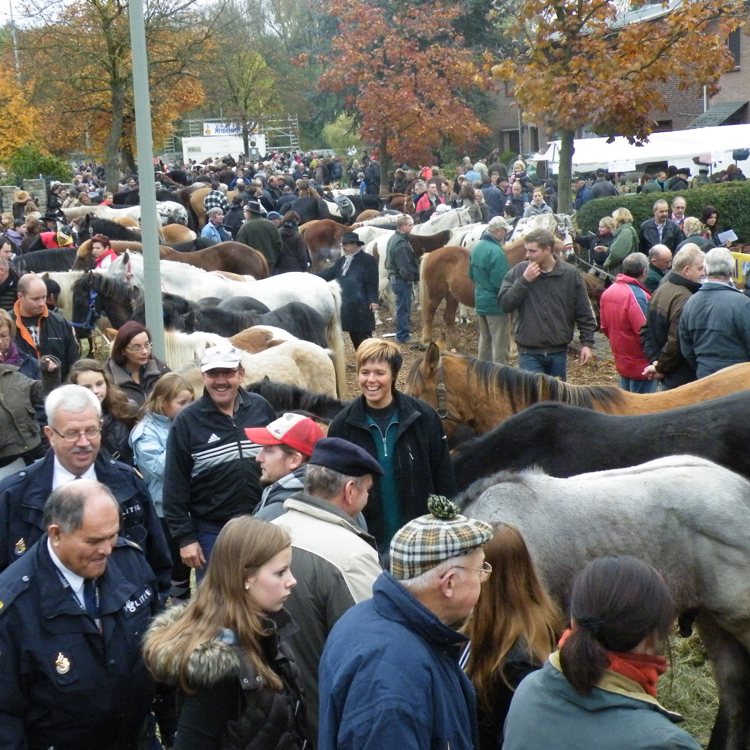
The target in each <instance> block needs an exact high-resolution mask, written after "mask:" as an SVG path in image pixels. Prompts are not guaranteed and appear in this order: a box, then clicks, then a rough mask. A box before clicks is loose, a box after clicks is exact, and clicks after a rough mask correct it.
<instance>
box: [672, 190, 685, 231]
mask: <svg viewBox="0 0 750 750" xmlns="http://www.w3.org/2000/svg"><path fill="white" fill-rule="evenodd" d="M686 210H687V201H686V200H685V199H684V198H683V197H682V196H681V195H677V196H675V197H674V198H673V199H672V215H671V216H670V217H669V218H670V219H671V220H672V221H673V222H674V223H675V224H677V226H678V227H679V228H680V229H682V225H683V223H684V221H685V211H686Z"/></svg>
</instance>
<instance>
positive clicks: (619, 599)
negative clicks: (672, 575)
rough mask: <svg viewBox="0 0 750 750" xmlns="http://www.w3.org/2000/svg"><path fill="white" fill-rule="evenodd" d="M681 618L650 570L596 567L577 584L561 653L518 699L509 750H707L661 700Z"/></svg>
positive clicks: (604, 561)
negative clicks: (672, 633)
mask: <svg viewBox="0 0 750 750" xmlns="http://www.w3.org/2000/svg"><path fill="white" fill-rule="evenodd" d="M674 616H675V612H674V604H673V602H672V596H671V594H670V592H669V589H668V588H667V585H666V583H665V582H664V579H663V578H662V577H661V575H660V574H659V573H658V572H657V571H656V570H655V569H654V568H653V567H651V565H649V564H648V563H646V562H643V561H642V560H637V559H636V558H634V557H627V556H623V557H602V558H599V559H597V560H593V561H591V562H590V563H589V564H588V565H587V566H586V567H585V568H584V569H583V570H582V571H581V573H580V574H579V575H578V577H577V578H576V580H575V583H574V584H573V593H572V595H571V602H570V623H571V626H570V629H569V630H566V631H565V632H564V633H563V636H562V638H561V639H560V647H559V651H556V652H555V653H553V654H552V655H551V656H550V658H549V661H548V662H547V663H546V664H545V665H544V667H543V668H542V669H541V670H539V671H538V672H535V673H534V674H531V675H529V676H528V677H527V678H526V679H525V680H524V681H523V682H522V683H521V684H520V685H519V687H518V689H517V690H516V693H515V695H514V696H513V701H512V702H511V706H510V711H509V712H508V718H507V719H506V722H505V743H504V745H503V747H504V748H505V750H520V748H529V747H534V748H537V747H538V748H545V750H579V749H580V748H596V749H597V750H621V748H628V750H653V749H654V748H665V750H666V748H669V750H698V748H699V747H700V746H699V745H698V743H697V742H696V741H695V740H694V739H693V738H692V737H691V736H690V735H689V734H688V733H687V732H685V731H684V730H682V729H679V728H678V727H676V726H675V725H674V724H673V722H675V721H679V717H677V716H676V715H675V714H673V713H670V712H668V711H667V710H666V709H665V708H663V707H662V706H661V705H660V704H659V702H658V701H657V700H656V686H657V682H658V680H659V677H660V675H662V674H663V673H664V672H665V671H666V668H667V660H666V658H665V657H664V656H661V655H660V654H661V652H662V650H663V649H664V648H665V647H666V645H667V637H668V635H669V629H670V627H671V625H672V623H673V621H674Z"/></svg>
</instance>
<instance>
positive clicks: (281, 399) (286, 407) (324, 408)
mask: <svg viewBox="0 0 750 750" xmlns="http://www.w3.org/2000/svg"><path fill="white" fill-rule="evenodd" d="M245 390H246V391H251V392H252V393H257V394H258V395H259V396H263V398H264V399H266V401H268V403H269V404H271V406H272V407H273V409H274V411H275V412H276V414H277V415H278V416H281V415H282V414H283V413H284V412H288V411H293V412H297V413H299V414H304V415H305V416H307V417H311V418H312V419H317V420H319V421H321V422H325V423H326V424H329V423H330V422H331V421H332V420H333V418H334V417H335V416H336V415H337V414H338V413H339V412H340V411H341V410H342V409H343V408H344V407H345V406H347V405H348V404H349V402H348V401H340V400H339V399H337V398H335V397H333V396H327V395H326V394H324V393H313V392H312V391H307V390H305V389H304V388H299V387H297V386H294V385H287V384H286V383H277V382H275V381H272V380H269V378H268V377H265V378H263V380H259V381H258V382H257V383H251V384H250V385H246V386H245Z"/></svg>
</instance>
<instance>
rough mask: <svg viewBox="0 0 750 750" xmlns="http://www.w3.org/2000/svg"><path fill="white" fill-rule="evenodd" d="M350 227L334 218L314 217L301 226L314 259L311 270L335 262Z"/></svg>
mask: <svg viewBox="0 0 750 750" xmlns="http://www.w3.org/2000/svg"><path fill="white" fill-rule="evenodd" d="M347 231H349V227H347V226H345V225H344V224H340V223H339V222H337V221H334V220H333V219H313V220H312V221H306V222H305V223H304V224H302V226H300V228H299V233H300V234H301V235H302V239H303V240H304V241H305V245H306V246H307V250H308V252H309V253H310V260H311V261H312V267H311V269H310V270H311V271H312V272H313V273H316V272H317V271H320V270H322V269H323V268H326V267H327V266H330V265H331V264H332V263H335V262H336V261H337V260H338V258H339V256H340V255H341V237H342V235H343V234H344V232H347Z"/></svg>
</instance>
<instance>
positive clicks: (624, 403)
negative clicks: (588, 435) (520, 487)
mask: <svg viewBox="0 0 750 750" xmlns="http://www.w3.org/2000/svg"><path fill="white" fill-rule="evenodd" d="M748 382H750V362H743V363H740V364H738V365H732V366H731V367H727V368H725V369H724V370H719V372H715V373H714V374H713V375H709V376H708V377H706V378H701V379H700V380H696V381H694V382H692V383H687V384H686V385H682V386H680V387H679V388H673V389H671V390H667V391H658V392H656V393H648V394H641V393H630V392H628V391H623V390H621V389H620V388H617V387H616V386H608V385H597V386H585V385H571V384H570V383H565V382H564V381H562V380H558V379H557V378H553V377H550V376H549V375H541V374H537V373H531V372H526V371H525V370H520V369H518V368H516V367H509V366H507V365H496V364H493V363H491V362H483V361H481V360H478V359H474V358H473V357H464V356H460V355H457V354H442V355H441V353H440V350H439V349H438V347H437V346H436V345H435V344H430V345H429V346H428V347H427V351H425V353H424V354H423V355H422V357H421V358H419V359H417V360H416V362H415V363H414V364H413V366H412V368H411V370H410V372H409V374H408V376H407V379H406V386H405V391H406V393H408V394H409V395H411V396H416V397H417V398H421V399H422V400H423V401H426V402H427V403H429V404H431V405H432V406H434V407H435V408H436V409H437V411H438V413H439V414H440V416H441V418H442V419H443V426H444V427H445V429H446V432H449V433H450V432H452V431H453V430H454V429H455V427H456V426H457V425H468V426H469V427H471V428H472V429H473V430H474V432H475V433H476V434H478V435H479V434H484V433H485V432H489V430H491V429H492V428H493V427H495V426H496V425H498V424H500V423H501V422H502V421H503V420H505V419H507V418H508V417H510V416H511V415H512V414H515V413H517V412H519V411H521V410H522V409H525V408H526V407H527V406H531V405H532V404H534V403H536V402H537V401H560V402H562V403H566V404H572V405H573V406H582V407H584V408H587V409H593V410H594V411H599V412H605V413H608V414H652V413H654V412H663V411H667V410H668V409H677V408H679V407H681V406H687V405H688V404H693V403H697V402H699V401H707V400H709V399H712V398H719V397H720V396H726V395H727V394H729V393H736V392H737V391H742V390H744V389H745V388H746V384H747V383H748Z"/></svg>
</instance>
